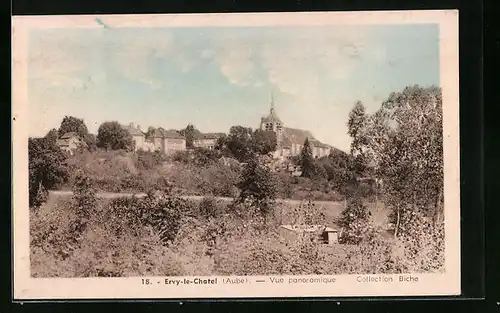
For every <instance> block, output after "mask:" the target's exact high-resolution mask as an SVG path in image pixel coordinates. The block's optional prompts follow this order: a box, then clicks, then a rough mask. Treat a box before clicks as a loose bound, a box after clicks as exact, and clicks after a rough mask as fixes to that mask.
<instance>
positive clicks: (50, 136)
mask: <svg viewBox="0 0 500 313" xmlns="http://www.w3.org/2000/svg"><path fill="white" fill-rule="evenodd" d="M44 139H45V140H47V143H48V144H50V145H54V146H55V145H56V144H57V139H59V131H58V130H57V129H55V128H52V129H51V130H49V132H48V133H47V134H46V135H45V137H44Z"/></svg>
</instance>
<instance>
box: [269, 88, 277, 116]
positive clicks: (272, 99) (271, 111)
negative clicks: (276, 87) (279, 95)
mask: <svg viewBox="0 0 500 313" xmlns="http://www.w3.org/2000/svg"><path fill="white" fill-rule="evenodd" d="M269 112H270V113H271V114H276V113H275V111H274V93H273V92H271V108H270V110H269Z"/></svg>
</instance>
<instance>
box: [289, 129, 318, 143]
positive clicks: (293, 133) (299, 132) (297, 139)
mask: <svg viewBox="0 0 500 313" xmlns="http://www.w3.org/2000/svg"><path fill="white" fill-rule="evenodd" d="M283 135H284V137H286V138H287V139H288V140H289V141H290V143H295V144H299V145H303V144H304V141H306V138H309V140H311V139H314V137H313V135H312V134H311V133H310V132H309V131H308V130H303V129H298V128H290V127H284V128H283Z"/></svg>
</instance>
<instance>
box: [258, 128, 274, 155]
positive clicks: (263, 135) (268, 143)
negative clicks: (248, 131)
mask: <svg viewBox="0 0 500 313" xmlns="http://www.w3.org/2000/svg"><path fill="white" fill-rule="evenodd" d="M276 145H277V138H276V133H275V132H273V131H265V130H260V129H256V130H255V132H254V133H253V134H252V150H253V151H254V152H256V153H259V154H268V153H269V152H273V151H275V150H276Z"/></svg>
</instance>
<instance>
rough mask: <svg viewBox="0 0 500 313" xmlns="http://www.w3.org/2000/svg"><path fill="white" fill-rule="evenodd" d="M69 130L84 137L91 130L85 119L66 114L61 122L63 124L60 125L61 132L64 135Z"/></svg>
mask: <svg viewBox="0 0 500 313" xmlns="http://www.w3.org/2000/svg"><path fill="white" fill-rule="evenodd" d="M69 132H74V133H76V134H77V135H78V136H80V137H82V138H84V137H85V136H86V135H87V134H88V132H89V131H88V129H87V126H86V125H85V123H84V122H83V119H79V118H76V117H74V116H65V117H64V118H63V120H62V122H61V126H59V134H60V135H61V136H62V135H64V134H66V133H69Z"/></svg>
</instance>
